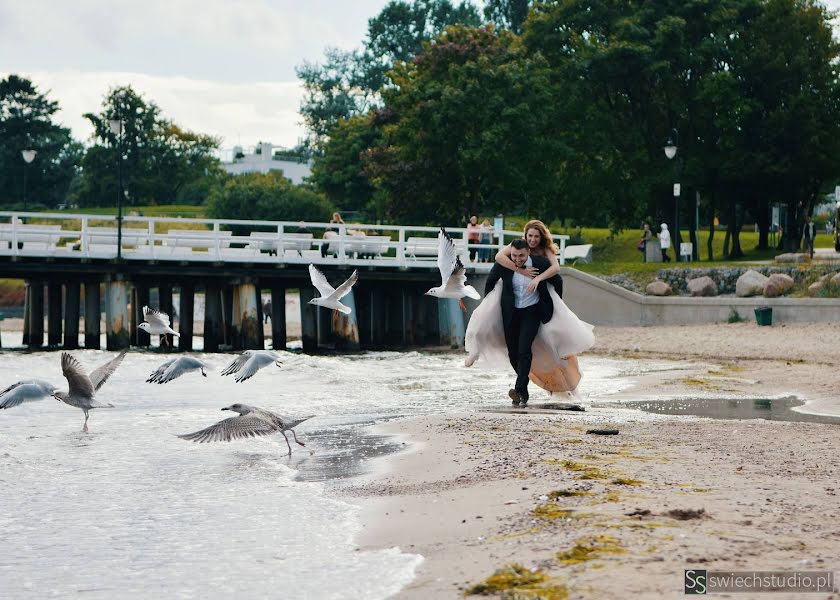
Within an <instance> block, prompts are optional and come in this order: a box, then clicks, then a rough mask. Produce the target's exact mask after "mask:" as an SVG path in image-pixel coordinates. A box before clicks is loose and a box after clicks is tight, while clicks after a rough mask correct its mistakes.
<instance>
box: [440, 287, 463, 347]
mask: <svg viewBox="0 0 840 600" xmlns="http://www.w3.org/2000/svg"><path fill="white" fill-rule="evenodd" d="M438 322H439V330H440V343H441V345H442V346H449V347H450V348H459V347H461V346H463V345H464V337H465V336H466V327H465V325H464V311H462V310H461V308H460V307H459V306H458V301H457V300H453V299H451V298H439V299H438Z"/></svg>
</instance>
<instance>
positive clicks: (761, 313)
mask: <svg viewBox="0 0 840 600" xmlns="http://www.w3.org/2000/svg"><path fill="white" fill-rule="evenodd" d="M755 322H756V323H758V324H759V325H772V324H773V307H772V306H759V307H758V308H756V309H755Z"/></svg>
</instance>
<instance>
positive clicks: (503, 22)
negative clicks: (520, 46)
mask: <svg viewBox="0 0 840 600" xmlns="http://www.w3.org/2000/svg"><path fill="white" fill-rule="evenodd" d="M530 8H531V0H487V1H486V2H485V3H484V18H485V19H487V20H488V21H490V22H491V23H495V25H496V26H497V27H500V28H503V29H510V30H511V31H512V32H514V33H516V34H520V33H522V26H523V25H524V23H525V19H526V18H527V17H528V10H530Z"/></svg>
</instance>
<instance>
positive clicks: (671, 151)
mask: <svg viewBox="0 0 840 600" xmlns="http://www.w3.org/2000/svg"><path fill="white" fill-rule="evenodd" d="M678 143H679V134H678V133H677V130H676V129H671V136H670V137H669V138H668V141H667V142H665V147H664V148H663V149H664V150H665V156H666V157H668V160H672V159H673V158H674V157H675V156H676V155H677V144H678ZM676 167H677V169H678V168H679V159H677V163H676ZM674 179H675V180H676V179H679V172H677V173H676V175H675V177H674ZM673 238H674V254H675V255H676V259H677V262H679V260H680V249H679V248H678V247H677V245H678V244H679V243H680V183H679V181H674V235H673Z"/></svg>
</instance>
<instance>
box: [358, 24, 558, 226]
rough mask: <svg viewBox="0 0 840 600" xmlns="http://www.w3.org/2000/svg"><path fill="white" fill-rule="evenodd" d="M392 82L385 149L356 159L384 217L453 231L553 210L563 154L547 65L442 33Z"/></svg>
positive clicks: (508, 43) (489, 39)
mask: <svg viewBox="0 0 840 600" xmlns="http://www.w3.org/2000/svg"><path fill="white" fill-rule="evenodd" d="M392 77H393V79H394V83H395V85H394V86H393V87H389V88H387V89H385V90H384V92H383V97H384V100H385V104H386V107H387V110H388V111H390V117H389V119H390V121H391V122H390V123H387V124H385V125H383V134H384V138H385V141H384V143H383V144H382V145H381V146H379V147H376V148H373V149H372V150H370V151H369V152H368V153H367V154H366V156H365V160H366V161H367V163H368V167H367V171H366V172H367V173H368V175H369V176H370V177H371V178H372V180H373V182H374V184H375V185H376V186H377V188H379V189H380V190H382V191H383V192H384V194H385V196H386V207H387V212H388V215H389V216H390V217H391V218H393V219H397V220H402V221H413V222H429V221H430V220H432V222H436V223H440V222H449V223H453V222H455V223H458V222H461V221H462V219H463V218H464V216H465V215H467V214H474V213H476V212H481V211H495V210H499V209H504V210H506V211H508V212H510V211H512V210H516V209H519V210H525V211H527V212H531V211H535V212H540V213H542V212H543V211H545V210H547V209H548V208H549V207H550V206H551V205H552V204H553V200H554V198H553V193H552V190H553V189H554V187H555V181H554V176H555V170H556V167H555V166H556V164H557V162H558V161H559V160H561V158H562V155H563V151H562V148H561V147H560V146H558V144H557V143H556V140H557V138H556V136H555V135H554V134H555V131H556V127H557V126H558V124H557V123H553V122H552V121H551V114H552V111H551V110H550V108H549V109H548V110H547V109H546V107H550V106H552V104H553V102H554V98H553V97H552V95H551V89H550V86H549V81H548V65H547V63H546V62H545V61H544V60H543V59H542V58H541V57H539V56H535V57H527V56H525V54H524V53H523V52H522V49H521V47H520V46H519V45H518V43H517V40H516V37H515V36H514V35H513V34H511V33H509V32H501V33H500V34H496V32H494V31H493V28H492V27H484V28H480V29H471V28H466V27H457V26H456V27H450V28H449V29H447V30H446V32H445V33H444V34H442V35H441V36H439V37H438V38H437V39H436V40H435V41H434V42H432V43H429V44H427V45H426V46H425V49H424V51H423V53H422V54H420V55H418V56H417V57H416V58H415V59H414V60H413V61H412V62H411V63H399V64H398V65H397V67H396V68H395V69H394V71H393V73H392Z"/></svg>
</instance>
